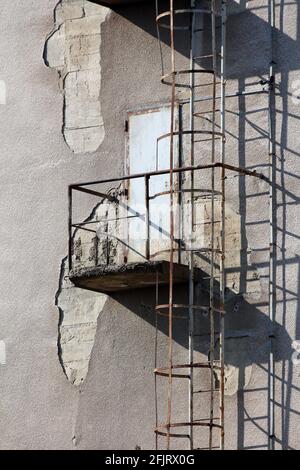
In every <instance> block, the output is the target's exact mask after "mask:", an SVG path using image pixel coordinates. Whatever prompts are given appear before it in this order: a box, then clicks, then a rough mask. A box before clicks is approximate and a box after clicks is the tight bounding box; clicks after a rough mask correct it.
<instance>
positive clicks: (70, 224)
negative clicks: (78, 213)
mask: <svg viewBox="0 0 300 470" xmlns="http://www.w3.org/2000/svg"><path fill="white" fill-rule="evenodd" d="M68 210H69V214H68V236H69V240H68V263H69V272H70V271H71V270H72V186H69V187H68Z"/></svg>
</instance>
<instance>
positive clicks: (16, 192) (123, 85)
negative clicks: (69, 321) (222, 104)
mask: <svg viewBox="0 0 300 470" xmlns="http://www.w3.org/2000/svg"><path fill="white" fill-rule="evenodd" d="M56 3H57V1H56V0H47V1H44V2H41V1H39V0H27V1H26V2H23V1H21V0H16V1H14V2H10V1H9V0H3V1H2V8H1V30H0V80H4V81H5V83H6V86H7V103H6V105H5V106H4V105H0V135H1V161H2V167H1V183H2V193H1V194H2V198H1V204H0V220H1V229H0V230H1V240H2V250H1V270H0V279H1V282H0V285H1V336H0V339H1V340H4V341H5V344H6V350H7V360H6V365H1V366H0V374H1V380H0V397H1V400H0V416H1V419H0V448H1V449H8V448H13V449H55V448H63V449H76V448H79V449H103V448H118V449H133V448H135V447H136V446H140V447H141V448H142V449H145V448H153V446H154V438H153V428H154V425H155V423H154V421H155V415H154V388H153V373H152V370H153V364H154V359H153V358H154V337H155V328H154V324H153V321H154V319H153V312H152V306H153V302H154V296H153V292H151V291H142V290H141V291H139V292H137V293H131V294H127V295H126V296H116V297H115V298H110V299H108V300H107V302H106V303H105V305H104V308H103V309H102V311H101V312H100V314H99V317H98V327H97V330H96V332H95V343H94V347H93V350H92V353H91V359H90V364H89V370H88V374H87V378H86V380H85V382H84V383H83V384H82V385H81V386H79V387H75V386H73V385H72V384H71V383H70V382H68V380H67V379H66V377H65V375H64V373H63V370H62V368H61V365H60V363H59V358H58V351H57V341H58V322H59V312H58V309H57V307H56V306H55V294H56V292H57V289H58V282H59V275H60V267H61V260H62V259H63V258H64V257H65V255H66V251H67V191H66V189H67V185H68V184H70V183H74V182H76V181H88V180H90V179H94V178H95V175H97V177H98V176H99V178H101V177H115V176H118V175H122V174H123V172H124V155H125V134H124V121H125V118H126V112H127V111H128V110H131V109H138V108H140V107H145V106H148V105H149V106H152V105H153V104H155V103H160V102H162V103H163V102H168V100H169V89H168V88H167V87H164V86H163V85H161V84H160V82H159V77H160V62H159V57H158V52H159V51H158V45H157V41H156V38H155V34H156V33H155V26H154V8H153V5H152V3H151V2H150V5H149V6H148V7H146V6H144V5H141V6H130V7H123V8H122V9H121V8H120V9H118V10H117V11H115V12H108V14H107V16H106V18H105V21H104V22H103V23H102V24H101V45H100V44H99V48H100V62H101V91H100V102H101V115H102V118H103V123H104V132H105V136H104V139H103V142H102V144H101V146H100V148H99V149H98V150H97V151H95V152H89V153H76V154H74V153H73V152H72V150H71V149H70V148H68V147H67V145H66V143H65V141H64V138H63V135H62V132H61V131H62V123H63V95H62V93H61V91H62V87H61V86H59V78H58V75H57V72H56V70H51V69H50V68H47V67H46V66H45V64H44V62H43V58H42V54H43V49H44V45H45V42H46V38H47V37H48V35H49V33H50V32H51V31H52V30H53V27H54V20H53V12H54V9H55V6H56ZM70 3H72V2H71V1H70ZM86 3H89V2H86ZM266 5H267V2H263V1H253V2H250V3H249V9H250V10H251V11H248V12H241V13H240V14H239V13H237V14H236V15H234V16H232V17H230V20H229V22H228V39H229V40H228V47H229V51H228V52H229V57H228V65H229V78H230V80H229V83H228V89H229V90H235V89H238V88H242V87H243V86H244V83H245V82H251V81H258V80H259V79H260V78H261V75H264V74H266V73H267V71H268V63H269V60H270V39H269V26H268V24H267V15H268V12H267V9H266V8H265V6H266ZM259 6H261V7H262V8H261V9H256V7H259ZM298 8H299V3H295V4H293V5H285V4H284V2H282V3H280V5H278V6H277V8H276V31H275V36H274V38H275V41H274V53H275V57H274V60H275V61H276V62H277V66H276V69H277V75H276V83H277V85H278V88H277V97H276V108H277V112H276V117H277V156H278V160H277V161H278V171H277V176H278V180H277V182H278V191H277V197H278V211H277V212H278V219H277V226H278V230H277V232H278V240H277V244H278V246H279V248H278V271H277V275H278V279H277V285H278V305H277V316H276V325H275V333H276V338H275V351H276V397H275V401H276V436H277V444H276V445H277V447H278V448H282V447H284V448H287V447H292V448H298V449H299V448H300V445H299V437H298V436H299V429H300V417H299V414H300V396H299V390H300V388H299V387H300V383H299V382H300V378H299V376H300V374H299V371H300V369H299V367H300V365H298V366H297V365H295V364H293V363H292V361H291V355H292V353H293V349H292V342H293V341H294V340H300V337H299V336H300V332H299V328H300V320H299V301H298V298H299V287H298V286H299V216H298V212H297V211H298V206H297V203H298V197H299V196H298V179H299V171H298V165H297V164H298V159H299V151H298V147H299V135H298V126H299V122H298V121H299V116H300V108H299V105H298V104H297V103H296V101H295V99H293V96H292V94H293V86H294V85H295V81H296V80H298V79H299V70H300V55H299V26H300V25H299V17H298V16H297V10H298ZM241 10H243V5H242V6H241ZM165 52H167V49H166V51H165ZM60 85H61V83H60ZM296 85H297V83H296ZM298 88H299V87H298ZM296 89H297V86H296ZM294 94H295V93H294ZM258 109H260V111H258ZM228 110H229V111H230V112H229V113H228V118H227V129H228V130H230V132H231V134H232V136H230V135H228V144H227V148H228V161H229V162H230V163H233V164H240V165H241V166H244V165H245V166H251V165H254V166H255V165H257V164H266V163H267V161H268V155H267V140H266V136H265V132H266V131H267V97H266V96H262V97H260V96H258V97H255V98H253V97H249V98H239V99H233V100H232V101H230V102H229V103H228ZM235 112H239V113H238V115H235V114H234V113H235ZM247 113H248V114H247ZM245 138H246V139H247V144H246V145H244V144H243V141H244V139H245ZM258 138H259V139H258ZM264 170H266V168H264ZM228 182H229V184H228V189H229V191H228V203H229V204H230V205H231V206H232V208H233V209H234V210H235V211H236V212H239V213H240V214H241V216H242V217H243V218H244V220H243V221H244V222H247V223H249V222H252V225H249V226H248V228H247V233H246V234H245V236H246V238H247V240H248V241H249V244H250V246H251V248H252V254H251V258H252V259H251V261H252V263H253V265H254V266H255V267H256V269H257V270H258V271H259V273H260V276H261V286H262V295H261V298H260V299H259V300H257V299H244V298H238V299H237V298H233V299H230V301H228V309H229V312H230V315H228V323H227V324H228V330H229V331H230V332H235V335H236V336H239V332H241V335H240V336H243V335H245V333H247V335H248V338H249V339H248V340H247V343H246V345H245V343H244V342H241V341H240V340H238V339H237V340H236V343H235V340H232V339H231V340H230V351H231V349H233V352H230V351H229V354H231V360H232V364H233V365H237V366H239V365H240V361H239V359H240V357H246V359H245V360H244V362H243V368H244V369H245V368H246V367H247V366H249V362H250V363H251V366H252V372H251V378H250V382H249V383H248V385H247V389H248V390H252V391H248V392H247V391H243V390H241V391H239V392H238V393H237V394H233V395H232V396H228V397H226V402H225V406H226V426H227V429H228V432H227V433H226V447H227V448H237V447H239V448H243V447H249V446H250V447H251V446H254V447H257V446H258V447H259V446H261V448H264V447H265V446H266V441H267V435H266V433H267V419H266V415H267V388H266V387H267V374H266V367H267V357H268V356H267V349H268V340H267V338H268V335H269V334H270V332H271V333H272V329H271V328H270V325H269V323H268V321H267V316H266V315H267V308H266V299H267V293H266V287H267V285H266V280H265V278H264V276H266V275H267V269H266V262H267V256H266V249H267V247H268V240H267V231H268V228H267V224H266V223H264V220H265V219H266V217H267V197H266V195H261V196H260V197H256V198H251V197H248V198H247V204H246V203H245V197H243V199H242V202H239V199H238V196H239V195H244V196H245V191H247V195H249V194H253V193H255V192H256V193H257V192H260V190H261V189H262V188H261V187H260V186H257V185H255V184H256V183H250V184H249V186H247V187H246V188H245V187H244V183H243V181H242V180H241V179H238V178H231V179H230V180H229V181H228ZM82 209H83V212H84V213H85V215H86V216H88V215H89V213H90V211H91V209H92V208H91V207H88V206H86V207H83V208H82ZM258 222H259V223H258ZM165 328H166V325H164V324H162V326H161V333H160V334H161V335H163V334H164V332H165ZM181 335H182V332H181V331H178V332H177V333H176V338H177V343H176V348H178V356H180V355H182V354H183V352H184V346H185V343H184V341H183V340H182V338H181ZM235 344H236V346H235ZM235 348H236V350H237V351H238V357H236V356H235ZM200 350H201V347H200ZM245 350H246V352H243V353H242V354H240V351H245ZM239 373H240V380H243V378H244V377H243V374H244V373H245V370H244V371H243V370H241V371H239ZM183 391H184V390H183ZM179 403H180V400H179ZM181 405H182V403H181ZM199 406H200V405H199ZM180 410H181V408H180ZM181 412H182V410H181Z"/></svg>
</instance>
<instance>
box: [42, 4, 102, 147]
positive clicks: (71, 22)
mask: <svg viewBox="0 0 300 470" xmlns="http://www.w3.org/2000/svg"><path fill="white" fill-rule="evenodd" d="M108 13H109V9H107V8H105V7H102V6H99V5H95V4H94V3H91V2H89V1H86V0H61V2H60V3H59V4H58V5H57V7H56V9H55V26H54V29H53V31H52V32H51V33H50V34H49V36H48V38H47V41H46V44H45V50H44V60H45V63H46V65H48V66H49V67H51V68H53V69H55V70H56V71H57V72H58V75H59V85H60V88H61V91H62V94H63V99H64V105H63V125H62V132H63V135H64V138H65V141H66V143H67V145H68V146H69V147H70V149H71V150H73V152H74V153H85V152H94V151H95V150H97V149H98V147H99V146H100V144H101V143H102V141H103V139H104V125H103V116H102V111H101V103H100V89H101V57H100V47H101V24H102V23H103V22H104V21H105V19H106V17H107V15H108Z"/></svg>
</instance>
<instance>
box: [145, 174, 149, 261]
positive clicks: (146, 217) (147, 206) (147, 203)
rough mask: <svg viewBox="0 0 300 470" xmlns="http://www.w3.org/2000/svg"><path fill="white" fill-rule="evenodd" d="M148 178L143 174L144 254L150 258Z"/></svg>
mask: <svg viewBox="0 0 300 470" xmlns="http://www.w3.org/2000/svg"><path fill="white" fill-rule="evenodd" d="M149 180H150V176H149V175H146V176H145V212H146V213H145V222H146V245H145V256H146V259H147V260H149V259H150V223H149Z"/></svg>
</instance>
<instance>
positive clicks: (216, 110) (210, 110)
mask: <svg viewBox="0 0 300 470" xmlns="http://www.w3.org/2000/svg"><path fill="white" fill-rule="evenodd" d="M220 111H221V110H220V109H215V113H219V112H220ZM213 112H214V111H213V110H212V109H209V110H208V111H199V112H197V113H194V114H193V116H196V117H197V116H199V115H200V114H208V113H213Z"/></svg>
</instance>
